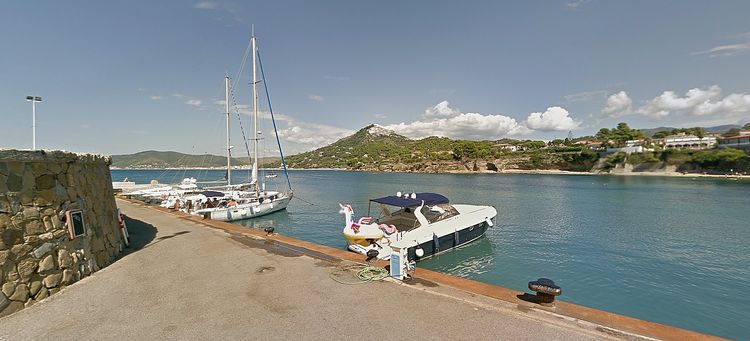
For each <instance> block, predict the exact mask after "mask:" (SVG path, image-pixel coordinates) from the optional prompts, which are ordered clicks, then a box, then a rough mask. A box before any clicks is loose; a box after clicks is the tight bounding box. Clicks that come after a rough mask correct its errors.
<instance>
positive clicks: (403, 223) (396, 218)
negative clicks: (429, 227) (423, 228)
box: [375, 204, 420, 232]
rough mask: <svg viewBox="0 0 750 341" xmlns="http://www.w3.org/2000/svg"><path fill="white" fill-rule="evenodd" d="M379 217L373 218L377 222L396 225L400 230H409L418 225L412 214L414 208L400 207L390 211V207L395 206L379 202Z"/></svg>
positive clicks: (415, 217)
mask: <svg viewBox="0 0 750 341" xmlns="http://www.w3.org/2000/svg"><path fill="white" fill-rule="evenodd" d="M379 206H380V217H379V218H378V219H376V220H375V222H376V223H378V224H386V225H393V226H396V229H397V230H398V231H399V232H401V231H409V230H413V229H415V228H418V227H419V226H420V224H419V220H417V216H415V215H414V208H409V207H401V208H399V209H398V210H396V211H394V212H391V209H395V208H396V207H393V206H390V207H388V206H387V205H384V204H380V205H379Z"/></svg>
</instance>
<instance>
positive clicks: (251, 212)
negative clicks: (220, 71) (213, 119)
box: [194, 33, 294, 221]
mask: <svg viewBox="0 0 750 341" xmlns="http://www.w3.org/2000/svg"><path fill="white" fill-rule="evenodd" d="M251 45H252V54H253V58H252V63H253V80H252V85H253V90H252V102H253V168H252V172H251V177H250V183H245V184H238V185H232V183H231V172H232V167H231V149H232V147H231V145H230V140H229V114H230V110H229V88H230V83H229V78H228V77H227V78H226V89H227V90H226V103H227V104H226V110H227V181H228V191H227V194H229V196H230V198H231V199H228V200H222V201H221V202H219V203H216V205H217V206H214V207H203V208H201V209H197V210H195V211H194V213H195V214H199V215H202V216H204V217H205V218H209V219H213V220H220V221H234V220H242V219H249V218H254V217H259V216H262V215H266V214H269V213H273V212H276V211H280V210H283V209H286V207H287V205H289V201H291V200H292V197H293V195H294V194H293V192H292V189H291V183H290V182H288V181H287V183H288V184H289V190H288V191H273V190H267V189H266V184H265V182H261V181H259V180H260V179H259V177H258V159H259V141H260V138H259V130H258V90H257V84H258V83H259V81H258V76H257V66H258V61H257V58H258V48H257V41H256V37H255V34H254V33H253V36H252V38H251ZM264 81H265V80H264ZM269 106H270V103H269ZM269 109H270V108H269ZM270 112H271V115H273V110H270ZM271 119H273V116H272V117H271ZM274 130H275V126H274ZM276 139H277V142H278V133H277V134H276ZM279 154H280V155H281V165H282V168H283V170H284V174H285V175H287V172H286V163H285V162H284V155H283V153H282V151H281V145H280V144H279ZM261 179H262V178H261ZM287 180H288V175H287ZM212 205H213V204H212V203H211V204H209V205H208V206H212Z"/></svg>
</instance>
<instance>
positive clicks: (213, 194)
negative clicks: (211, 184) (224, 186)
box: [201, 191, 225, 198]
mask: <svg viewBox="0 0 750 341" xmlns="http://www.w3.org/2000/svg"><path fill="white" fill-rule="evenodd" d="M201 194H203V195H205V196H207V197H209V198H210V197H223V196H224V195H225V194H224V193H222V192H217V191H203V192H201Z"/></svg>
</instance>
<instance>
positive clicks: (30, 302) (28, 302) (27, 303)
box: [23, 298, 36, 308]
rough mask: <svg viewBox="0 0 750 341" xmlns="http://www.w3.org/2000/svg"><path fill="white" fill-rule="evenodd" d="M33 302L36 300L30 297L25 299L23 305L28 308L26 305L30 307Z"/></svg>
mask: <svg viewBox="0 0 750 341" xmlns="http://www.w3.org/2000/svg"><path fill="white" fill-rule="evenodd" d="M34 303H36V300H34V299H33V298H32V299H30V300H28V301H26V303H25V304H24V305H23V307H24V308H28V307H31V306H32V305H34Z"/></svg>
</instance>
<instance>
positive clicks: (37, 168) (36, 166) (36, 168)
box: [29, 162, 49, 177]
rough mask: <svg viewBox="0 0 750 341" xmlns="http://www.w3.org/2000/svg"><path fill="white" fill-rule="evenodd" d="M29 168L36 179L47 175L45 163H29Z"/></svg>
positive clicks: (47, 170)
mask: <svg viewBox="0 0 750 341" xmlns="http://www.w3.org/2000/svg"><path fill="white" fill-rule="evenodd" d="M29 167H30V168H31V171H32V172H34V175H35V176H37V177H39V176H40V175H44V174H47V173H49V169H48V168H47V163H46V162H32V163H29Z"/></svg>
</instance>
